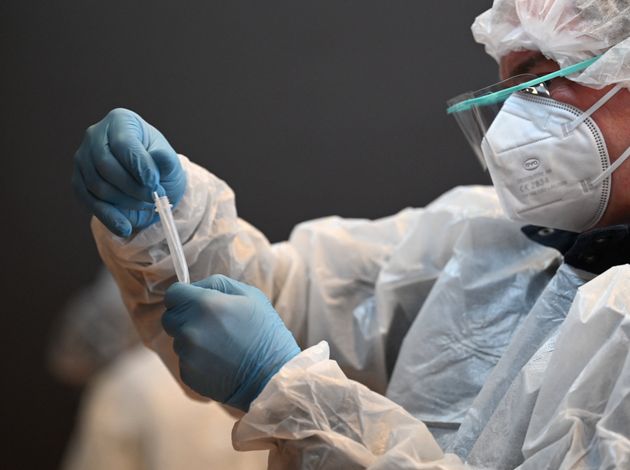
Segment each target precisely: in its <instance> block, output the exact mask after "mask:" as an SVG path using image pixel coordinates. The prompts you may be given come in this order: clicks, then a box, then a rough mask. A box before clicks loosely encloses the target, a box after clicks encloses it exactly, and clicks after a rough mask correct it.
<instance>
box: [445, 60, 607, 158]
mask: <svg viewBox="0 0 630 470" xmlns="http://www.w3.org/2000/svg"><path fill="white" fill-rule="evenodd" d="M597 59H598V57H594V58H592V59H588V60H586V61H583V62H580V63H578V64H575V65H572V66H570V67H566V68H564V69H561V70H557V71H555V72H553V73H550V74H547V75H543V76H538V75H533V74H522V75H517V76H514V77H510V78H508V79H506V80H503V81H501V82H499V83H496V84H494V85H491V86H489V87H486V88H482V89H481V90H477V91H469V92H466V93H462V94H460V95H458V96H456V97H454V98H451V99H450V100H448V101H447V106H448V107H447V111H446V112H447V114H450V115H451V116H453V117H454V118H455V120H456V121H457V124H458V125H459V128H460V129H461V131H462V133H463V134H464V137H466V140H467V141H468V143H469V144H470V146H471V148H472V150H473V152H474V153H475V155H476V156H477V158H478V159H479V162H480V163H481V166H482V167H483V169H484V170H487V169H488V165H487V163H486V159H485V157H484V155H483V151H482V142H483V140H484V137H485V136H486V133H487V131H488V129H489V128H490V126H491V125H492V123H493V122H494V120H495V118H496V117H497V115H498V114H499V112H500V111H501V109H502V107H503V104H504V103H505V101H506V100H507V99H508V98H509V97H510V96H511V95H513V94H516V93H523V94H527V95H531V96H541V97H546V98H551V94H550V92H549V89H548V85H549V83H550V82H551V80H553V79H554V78H559V77H566V76H568V75H572V74H575V73H578V72H581V71H582V70H584V69H586V68H587V67H589V66H590V65H592V64H593V63H594V62H595V61H596V60H597Z"/></svg>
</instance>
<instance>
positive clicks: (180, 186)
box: [72, 108, 186, 237]
mask: <svg viewBox="0 0 630 470" xmlns="http://www.w3.org/2000/svg"><path fill="white" fill-rule="evenodd" d="M72 185H73V187H74V189H75V192H76V194H77V196H78V197H79V199H80V200H81V201H83V202H84V203H85V204H86V205H87V206H88V208H89V209H90V211H91V212H92V213H93V214H94V215H95V216H96V217H97V218H98V219H99V220H100V221H101V222H103V224H104V225H105V226H106V227H107V228H108V229H109V230H110V231H112V232H113V233H115V234H116V235H119V236H123V237H127V236H129V235H131V232H132V231H133V230H137V229H142V228H144V227H147V226H148V225H150V224H152V223H153V222H155V221H157V214H156V213H155V206H154V204H153V198H152V193H153V192H154V191H156V192H158V194H160V196H163V195H164V194H166V196H168V198H169V200H170V202H171V204H173V205H175V204H177V203H178V202H179V200H180V199H181V198H182V196H183V195H184V191H185V190H186V173H185V172H184V170H183V169H182V166H181V164H180V162H179V158H178V157H177V154H176V153H175V151H174V150H173V148H172V147H171V146H170V144H169V143H168V142H167V140H166V139H165V138H164V136H163V135H162V134H161V133H160V131H158V130H157V129H156V128H154V127H153V126H151V125H150V124H148V123H146V122H145V121H144V120H143V119H142V118H141V117H140V116H138V115H137V114H136V113H134V112H133V111H129V110H127V109H122V108H119V109H114V110H113V111H110V112H109V114H107V116H105V118H104V119H103V120H102V121H100V122H98V123H96V124H94V125H93V126H90V127H89V128H88V130H87V131H86V132H85V137H84V139H83V142H82V143H81V146H80V147H79V150H77V152H76V153H75V155H74V173H73V176H72Z"/></svg>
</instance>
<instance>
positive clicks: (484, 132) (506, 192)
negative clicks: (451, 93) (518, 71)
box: [448, 57, 630, 232]
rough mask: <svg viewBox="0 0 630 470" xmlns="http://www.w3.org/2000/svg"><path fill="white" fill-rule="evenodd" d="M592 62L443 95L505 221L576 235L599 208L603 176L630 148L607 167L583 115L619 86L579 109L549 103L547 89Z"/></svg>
mask: <svg viewBox="0 0 630 470" xmlns="http://www.w3.org/2000/svg"><path fill="white" fill-rule="evenodd" d="M597 60H599V58H598V57H595V58H591V59H588V60H586V61H583V62H580V63H578V64H575V65H572V66H569V67H566V68H564V69H561V70H558V71H556V72H553V73H550V74H547V75H543V76H540V77H537V76H534V75H519V76H516V77H512V78H510V79H508V80H504V81H503V82H500V83H498V84H496V85H492V86H490V87H487V88H484V89H482V90H479V91H476V92H469V93H464V94H462V95H459V96H457V97H456V98H453V99H452V100H449V102H448V105H449V106H448V113H449V114H451V115H452V116H454V117H455V119H456V120H457V122H458V124H459V126H460V128H461V129H462V131H463V133H464V135H465V137H466V139H467V140H468V142H469V143H470V145H471V146H472V149H473V151H474V153H475V154H476V155H477V158H478V159H479V161H480V162H481V164H482V166H483V167H484V168H485V169H487V170H488V171H489V173H490V176H491V178H492V182H493V184H494V186H495V188H496V190H497V194H498V196H499V200H500V202H501V204H502V206H503V209H504V210H505V212H506V214H507V216H508V217H509V218H510V219H512V220H515V221H519V222H524V223H528V224H534V225H542V226H547V227H553V228H559V229H563V230H569V231H574V232H582V231H585V230H588V229H590V228H592V227H594V226H595V225H596V224H597V223H598V222H599V221H600V219H601V218H602V216H603V214H604V212H605V210H606V209H607V206H608V201H609V196H610V191H611V181H610V177H611V174H612V173H613V172H614V171H615V170H616V169H617V168H618V167H619V166H620V165H621V164H622V163H623V162H624V161H625V160H626V159H627V158H628V157H629V156H630V149H628V150H627V151H626V152H625V153H624V154H623V155H621V156H620V157H619V158H618V159H617V160H616V161H615V162H614V163H613V164H611V161H610V158H609V155H608V149H607V146H606V141H605V139H604V135H603V134H602V132H601V131H600V129H599V127H598V126H597V124H596V123H595V121H594V120H593V119H592V118H591V116H592V115H593V114H594V113H595V112H596V111H597V110H599V109H600V108H601V107H602V106H604V105H605V104H606V103H607V102H608V101H609V100H610V99H611V98H612V97H613V96H614V95H615V94H616V93H617V92H619V91H620V90H621V89H622V88H623V86H622V85H616V86H614V87H612V89H611V90H609V91H608V92H607V93H605V94H604V96H602V97H601V98H600V99H599V100H598V101H597V102H596V103H594V104H593V105H592V106H591V107H590V108H589V109H587V110H581V109H578V108H577V107H575V106H572V105H571V104H568V103H564V102H561V101H558V100H555V99H554V98H553V96H552V94H551V93H550V92H549V87H548V84H550V83H551V82H552V81H553V80H554V79H557V78H559V77H566V76H569V75H574V74H576V73H579V72H580V71H582V70H584V69H586V68H587V67H589V66H591V65H592V64H593V63H595V62H596V61H597Z"/></svg>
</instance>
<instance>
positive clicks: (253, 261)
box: [92, 157, 300, 375]
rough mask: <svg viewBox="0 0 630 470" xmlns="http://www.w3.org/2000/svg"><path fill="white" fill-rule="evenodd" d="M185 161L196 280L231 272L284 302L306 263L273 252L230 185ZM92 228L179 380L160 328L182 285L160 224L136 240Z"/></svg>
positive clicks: (183, 218)
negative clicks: (241, 213) (174, 289)
mask: <svg viewBox="0 0 630 470" xmlns="http://www.w3.org/2000/svg"><path fill="white" fill-rule="evenodd" d="M180 159H181V162H182V166H183V167H184V170H185V171H186V172H187V176H188V186H187V190H186V193H185V195H184V197H183V198H182V200H181V201H180V202H179V204H178V205H177V207H176V208H175V209H174V211H173V215H174V218H175V223H176V226H177V229H178V232H179V234H180V238H181V240H182V244H183V248H184V253H185V255H186V260H187V262H188V265H189V270H190V274H191V279H192V280H199V279H203V278H205V277H207V276H209V275H211V274H219V273H220V274H225V275H228V276H230V277H233V278H235V279H239V280H242V281H244V282H247V283H249V284H252V285H254V286H256V287H258V288H259V289H261V290H262V291H263V292H264V293H265V294H266V295H267V296H269V297H270V298H271V299H274V298H277V297H278V296H279V295H280V291H281V288H282V286H283V285H284V284H285V283H284V276H286V275H288V274H292V275H293V277H294V278H296V279H297V278H298V273H297V271H299V269H300V266H299V263H295V262H292V261H291V259H290V258H291V251H290V250H274V249H273V248H272V246H271V245H270V244H269V242H268V241H267V240H266V238H265V237H264V236H263V235H262V234H261V233H260V232H259V231H258V230H256V229H255V228H254V227H252V226H251V225H249V224H247V223H246V222H244V221H243V220H241V219H239V218H238V216H237V213H236V207H235V203H234V193H233V192H232V190H231V189H230V188H229V187H228V185H227V184H226V183H225V182H223V181H221V180H220V179H218V178H216V177H215V176H214V175H212V174H210V173H209V172H207V171H206V170H204V169H203V168H201V167H199V166H197V165H195V164H193V163H191V162H189V161H188V160H187V159H186V158H184V157H180ZM92 230H93V233H94V237H95V239H96V243H97V247H98V250H99V253H100V254H101V257H102V259H103V261H104V262H105V264H106V265H107V267H108V269H109V270H110V272H111V273H112V274H113V275H114V278H115V279H116V282H117V284H118V286H119V288H120V290H121V293H122V296H123V300H124V302H125V305H126V307H127V309H128V310H129V312H130V313H131V315H132V318H133V320H134V323H135V325H136V328H137V330H138V332H139V334H140V336H141V338H142V341H143V342H144V344H145V345H147V346H148V347H150V348H151V349H153V350H155V351H156V352H158V353H159V354H160V356H161V357H162V359H163V360H164V361H165V362H166V363H167V365H168V366H169V368H170V369H171V371H172V372H173V373H174V374H175V375H177V373H176V372H177V361H176V358H175V356H174V354H173V352H172V348H171V344H170V339H169V338H167V337H166V335H165V334H164V332H163V330H162V325H161V316H162V314H163V312H164V306H163V297H164V292H165V291H166V289H167V288H168V287H169V286H170V285H171V284H172V283H173V282H175V281H176V277H175V271H174V268H173V264H172V261H171V258H170V255H169V252H168V247H167V244H166V240H165V238H164V235H163V231H162V227H161V224H160V223H159V222H158V223H156V224H153V225H151V226H149V227H147V228H145V229H144V230H142V231H140V232H138V233H136V234H135V235H133V236H132V237H130V238H121V237H117V236H115V235H113V234H112V233H111V232H110V231H109V230H108V229H107V228H105V226H103V225H102V224H101V223H100V222H99V221H98V220H96V219H93V221H92ZM285 265H286V266H285ZM291 307H292V310H291V311H295V312H297V311H299V309H298V306H297V305H291ZM294 323H298V322H297V321H295V322H294Z"/></svg>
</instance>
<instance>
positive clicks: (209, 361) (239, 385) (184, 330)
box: [162, 275, 300, 411]
mask: <svg viewBox="0 0 630 470" xmlns="http://www.w3.org/2000/svg"><path fill="white" fill-rule="evenodd" d="M165 304H166V307H167V310H166V312H165V313H164V316H163V317H162V325H163V326H164V330H166V332H167V333H168V334H169V335H171V336H172V337H173V338H174V343H173V347H174V350H175V353H176V354H177V355H178V356H179V368H180V374H181V378H182V380H183V381H184V383H186V384H187V385H188V386H189V387H190V388H192V389H193V390H195V391H196V392H197V393H200V394H201V395H204V396H206V397H209V398H212V399H213V400H216V401H219V402H221V403H226V404H228V405H231V406H234V407H236V408H239V409H241V410H243V411H247V410H248V409H249V405H250V403H251V402H252V401H253V400H254V399H255V398H256V397H257V396H258V394H259V393H260V392H261V390H262V389H263V388H264V386H265V385H266V384H267V382H268V381H269V380H270V379H271V377H272V376H273V375H274V374H275V373H276V372H277V371H278V370H279V369H280V368H281V367H282V366H283V365H284V364H285V363H287V362H288V361H289V360H290V359H291V358H293V357H294V356H296V355H297V354H298V353H299V352H300V348H299V347H298V345H297V343H296V342H295V339H294V338H293V336H292V335H291V333H290V332H289V330H288V329H287V328H286V326H285V325H284V323H283V322H282V320H281V319H280V316H279V315H278V313H277V312H276V311H275V310H274V308H273V307H272V305H271V303H270V302H269V300H268V299H267V297H265V295H264V294H263V293H262V292H261V291H259V290H258V289H256V288H255V287H251V286H248V285H246V284H243V283H241V282H238V281H235V280H233V279H230V278H228V277H226V276H221V275H214V276H210V277H209V278H207V279H204V280H203V281H199V282H195V283H193V284H181V283H178V282H176V283H175V284H173V285H172V286H171V287H169V288H168V290H167V291H166V298H165Z"/></svg>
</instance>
